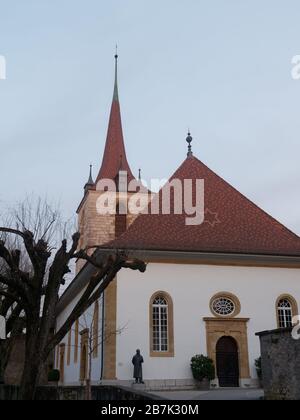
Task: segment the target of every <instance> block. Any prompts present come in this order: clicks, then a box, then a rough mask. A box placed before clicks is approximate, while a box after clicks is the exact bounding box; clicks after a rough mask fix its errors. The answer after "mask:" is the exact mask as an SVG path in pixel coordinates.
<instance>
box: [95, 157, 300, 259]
mask: <svg viewBox="0 0 300 420" xmlns="http://www.w3.org/2000/svg"><path fill="white" fill-rule="evenodd" d="M173 179H180V180H181V181H183V180H185V179H192V180H193V181H194V183H195V180H196V179H204V183H205V198H204V201H205V204H204V206H205V221H204V223H202V224H201V225H198V226H187V225H186V223H185V221H186V214H180V215H178V214H174V212H173V213H172V214H168V215H165V214H162V211H161V209H160V212H159V214H142V215H140V216H138V218H137V219H136V220H135V222H133V224H132V225H131V226H130V227H129V229H128V230H127V231H126V232H125V233H124V234H123V235H122V236H120V237H119V238H118V239H116V240H114V241H112V242H110V243H108V244H105V245H104V246H103V248H108V249H111V248H118V249H132V250H157V251H160V250H161V251H191V252H213V253H243V254H262V255H279V256H300V238H299V236H297V235H296V234H294V233H293V232H291V231H290V230H289V229H287V228H286V227H285V226H283V225H282V224H281V223H279V222H278V221H277V220H275V219H274V218H273V217H271V216H270V215H268V214H267V213H266V212H264V211H263V210H261V209H260V208H259V207H258V206H257V205H255V204H254V203H253V202H252V201H250V200H249V199H247V198H246V197H245V196H244V195H242V194H241V193H240V192H238V191H237V190H236V189H235V188H233V187H232V186H231V185H229V184H228V183H227V182H226V181H224V180H223V179H222V178H221V177H219V176H218V175H217V174H215V173H214V172H213V171H212V170H211V169H209V168H208V167H207V166H206V165H205V164H204V163H202V162H201V161H200V160H198V159H197V158H195V157H194V156H189V157H188V158H187V159H186V160H185V161H184V162H183V164H182V165H181V166H180V167H179V169H178V170H177V171H176V172H175V174H174V175H173V176H172V177H171V180H173ZM193 189H195V185H194V188H193ZM161 198H162V190H161V191H160V192H159V194H157V195H156V197H155V198H154V200H159V202H160V203H161ZM171 208H172V207H171Z"/></svg>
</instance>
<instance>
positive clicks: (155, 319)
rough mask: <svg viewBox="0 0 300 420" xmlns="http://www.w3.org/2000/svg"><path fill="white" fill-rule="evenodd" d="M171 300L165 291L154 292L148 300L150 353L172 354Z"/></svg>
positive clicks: (156, 355)
mask: <svg viewBox="0 0 300 420" xmlns="http://www.w3.org/2000/svg"><path fill="white" fill-rule="evenodd" d="M173 331H174V328H173V302H172V299H171V297H170V296H169V295H168V294H167V293H165V292H158V293H155V294H154V295H153V296H152V298H151V300H150V343H151V348H150V355H151V356H152V357H173V356H174V332H173Z"/></svg>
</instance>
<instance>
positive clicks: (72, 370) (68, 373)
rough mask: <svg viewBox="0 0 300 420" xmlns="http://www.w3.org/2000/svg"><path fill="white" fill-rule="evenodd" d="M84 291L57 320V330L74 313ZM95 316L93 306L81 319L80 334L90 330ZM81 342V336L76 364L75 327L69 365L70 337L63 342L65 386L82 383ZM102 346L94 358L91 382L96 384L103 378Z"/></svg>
mask: <svg viewBox="0 0 300 420" xmlns="http://www.w3.org/2000/svg"><path fill="white" fill-rule="evenodd" d="M82 293H83V291H82V292H81V293H80V294H78V296H76V298H75V299H74V300H73V301H72V303H70V305H68V306H67V307H66V308H65V310H64V311H63V312H62V313H61V314H60V315H59V316H58V318H57V320H56V328H57V329H59V328H60V327H61V326H62V325H63V323H64V322H65V321H66V320H67V318H68V316H69V315H70V313H71V312H72V310H73V308H74V307H75V305H76V304H77V302H78V300H79V299H80V297H81V295H82ZM93 315H94V305H92V306H91V307H90V308H89V309H88V310H87V311H86V312H85V314H84V315H83V316H82V317H80V319H79V333H80V331H82V330H84V329H86V328H90V327H91V325H92V319H93ZM98 331H99V343H100V341H101V331H102V298H101V299H100V300H99V325H98ZM80 342H81V336H80V334H79V337H78V357H77V363H74V351H75V325H73V328H72V346H71V363H70V365H69V366H68V365H67V353H68V335H66V336H65V338H64V339H63V340H62V343H65V345H66V349H65V369H64V384H65V385H78V384H79V383H80V381H79V379H80ZM101 352H102V349H101V344H100V345H99V348H98V357H97V358H92V378H91V380H92V381H93V382H94V383H98V382H99V381H100V378H101ZM55 357H57V351H55ZM56 368H58V369H59V364H57V361H56Z"/></svg>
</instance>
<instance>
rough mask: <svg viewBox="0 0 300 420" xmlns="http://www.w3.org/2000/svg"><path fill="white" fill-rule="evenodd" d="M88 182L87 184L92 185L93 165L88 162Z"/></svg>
mask: <svg viewBox="0 0 300 420" xmlns="http://www.w3.org/2000/svg"><path fill="white" fill-rule="evenodd" d="M88 184H89V185H92V184H93V185H94V180H93V165H92V164H90V176H89V180H88Z"/></svg>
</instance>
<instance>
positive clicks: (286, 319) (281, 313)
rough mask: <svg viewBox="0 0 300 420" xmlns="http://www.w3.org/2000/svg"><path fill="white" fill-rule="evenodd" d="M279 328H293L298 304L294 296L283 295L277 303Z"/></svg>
mask: <svg viewBox="0 0 300 420" xmlns="http://www.w3.org/2000/svg"><path fill="white" fill-rule="evenodd" d="M276 311H277V323H278V328H289V327H292V326H293V316H295V315H297V313H298V309H297V302H296V301H295V299H294V298H293V297H292V296H289V295H282V296H280V297H279V298H278V299H277V302H276Z"/></svg>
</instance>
